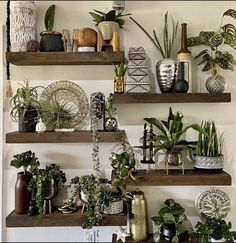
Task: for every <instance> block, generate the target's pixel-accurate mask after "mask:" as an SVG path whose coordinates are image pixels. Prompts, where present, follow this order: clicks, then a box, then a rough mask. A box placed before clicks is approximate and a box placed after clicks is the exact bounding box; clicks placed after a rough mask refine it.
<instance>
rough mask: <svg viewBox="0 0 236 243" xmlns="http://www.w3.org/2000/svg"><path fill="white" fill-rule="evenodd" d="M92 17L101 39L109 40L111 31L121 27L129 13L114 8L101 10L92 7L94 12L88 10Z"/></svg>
mask: <svg viewBox="0 0 236 243" xmlns="http://www.w3.org/2000/svg"><path fill="white" fill-rule="evenodd" d="M89 14H90V15H91V16H92V17H93V21H94V22H95V23H96V25H97V26H98V30H99V31H100V32H101V33H102V37H103V40H111V38H112V35H113V32H114V31H118V30H119V28H122V27H123V25H124V23H125V20H124V19H123V18H122V17H125V16H127V15H130V14H123V12H122V11H121V12H118V13H117V12H116V10H110V11H108V12H101V11H98V10H95V9H94V12H89Z"/></svg>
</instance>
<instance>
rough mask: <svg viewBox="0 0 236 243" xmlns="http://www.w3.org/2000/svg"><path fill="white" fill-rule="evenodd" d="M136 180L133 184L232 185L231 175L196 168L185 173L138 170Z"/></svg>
mask: <svg viewBox="0 0 236 243" xmlns="http://www.w3.org/2000/svg"><path fill="white" fill-rule="evenodd" d="M133 175H134V177H135V179H136V181H130V183H129V185H132V186H202V185H205V186H211V185H212V186H213V185H218V186H220V185H231V184H232V181H231V176H230V175H229V174H228V173H226V172H225V171H222V172H220V173H209V172H202V171H201V172H200V171H196V170H194V169H188V170H185V174H184V175H182V174H181V170H169V175H167V174H166V170H156V171H150V172H149V173H148V174H147V173H146V171H145V170H137V171H134V172H133Z"/></svg>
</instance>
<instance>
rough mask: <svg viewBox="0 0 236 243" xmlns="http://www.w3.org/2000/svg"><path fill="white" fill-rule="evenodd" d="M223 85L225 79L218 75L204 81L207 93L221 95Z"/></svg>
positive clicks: (223, 88)
mask: <svg viewBox="0 0 236 243" xmlns="http://www.w3.org/2000/svg"><path fill="white" fill-rule="evenodd" d="M225 85H226V82H225V78H224V77H223V76H221V75H218V74H217V75H212V76H210V77H209V78H208V79H207V80H206V89H207V91H208V92H209V93H223V92H224V90H225Z"/></svg>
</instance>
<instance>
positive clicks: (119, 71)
mask: <svg viewBox="0 0 236 243" xmlns="http://www.w3.org/2000/svg"><path fill="white" fill-rule="evenodd" d="M126 69H127V67H126V66H125V64H124V63H123V62H121V63H120V64H118V65H114V71H115V75H116V77H124V76H125V73H126Z"/></svg>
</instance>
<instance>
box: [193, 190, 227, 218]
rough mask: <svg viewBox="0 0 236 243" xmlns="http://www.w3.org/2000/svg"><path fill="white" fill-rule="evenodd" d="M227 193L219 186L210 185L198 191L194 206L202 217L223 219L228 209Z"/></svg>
mask: <svg viewBox="0 0 236 243" xmlns="http://www.w3.org/2000/svg"><path fill="white" fill-rule="evenodd" d="M230 206H231V203H230V198H229V196H228V194H227V193H226V192H224V191H222V190H221V189H219V188H216V187H211V188H209V189H206V190H204V191H202V192H201V193H199V195H198V196H197V197H196V199H195V207H196V209H197V212H198V214H199V215H200V216H201V217H203V218H206V217H207V218H214V219H223V218H225V217H226V216H227V215H228V213H229V210H230Z"/></svg>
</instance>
